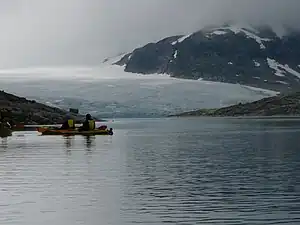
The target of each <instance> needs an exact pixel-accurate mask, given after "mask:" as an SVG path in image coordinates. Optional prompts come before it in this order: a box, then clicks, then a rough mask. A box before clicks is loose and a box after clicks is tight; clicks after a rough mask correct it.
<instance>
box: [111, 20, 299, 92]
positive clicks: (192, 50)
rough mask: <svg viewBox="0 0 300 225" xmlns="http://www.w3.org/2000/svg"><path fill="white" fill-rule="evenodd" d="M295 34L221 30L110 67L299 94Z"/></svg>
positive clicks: (165, 42)
mask: <svg viewBox="0 0 300 225" xmlns="http://www.w3.org/2000/svg"><path fill="white" fill-rule="evenodd" d="M299 56H300V32H298V31H295V30H289V32H288V34H286V35H284V36H278V35H277V34H276V33H275V32H274V31H273V30H272V28H271V27H268V26H260V27H253V26H239V25H228V24H225V25H223V26H220V27H206V28H204V29H202V30H199V31H197V32H195V33H192V34H189V35H186V36H183V35H178V36H172V37H167V38H164V39H162V40H160V41H158V42H156V43H148V44H146V45H145V46H143V47H140V48H137V49H135V50H134V51H132V52H130V53H127V54H125V55H124V56H123V57H122V58H121V59H120V60H119V61H117V62H115V63H114V64H115V65H119V66H124V71H126V72H132V73H139V74H145V75H146V74H154V73H159V74H168V75H170V76H171V77H176V78H184V79H195V80H198V79H202V80H207V81H218V82H225V83H233V84H242V85H247V86H252V87H258V88H263V89H269V90H274V91H279V92H289V91H295V90H298V89H299V88H300V57H299Z"/></svg>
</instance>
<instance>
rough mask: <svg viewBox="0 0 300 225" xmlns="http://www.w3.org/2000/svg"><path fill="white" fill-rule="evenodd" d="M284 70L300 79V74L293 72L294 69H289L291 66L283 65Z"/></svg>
mask: <svg viewBox="0 0 300 225" xmlns="http://www.w3.org/2000/svg"><path fill="white" fill-rule="evenodd" d="M280 66H281V67H282V68H283V69H285V70H286V71H287V72H289V73H290V74H293V75H294V76H296V77H298V78H300V73H299V72H297V71H295V70H293V69H292V68H290V67H289V65H287V64H285V65H284V66H283V65H280Z"/></svg>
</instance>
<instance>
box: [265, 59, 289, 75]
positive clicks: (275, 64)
mask: <svg viewBox="0 0 300 225" xmlns="http://www.w3.org/2000/svg"><path fill="white" fill-rule="evenodd" d="M267 62H268V64H269V67H270V68H271V69H273V70H275V75H276V76H279V77H284V76H285V75H284V74H283V73H286V72H285V71H284V70H281V69H280V64H279V63H278V62H276V61H275V60H274V59H270V58H267Z"/></svg>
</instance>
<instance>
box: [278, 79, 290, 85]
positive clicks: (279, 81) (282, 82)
mask: <svg viewBox="0 0 300 225" xmlns="http://www.w3.org/2000/svg"><path fill="white" fill-rule="evenodd" d="M276 83H280V84H288V83H287V82H284V81H281V80H276Z"/></svg>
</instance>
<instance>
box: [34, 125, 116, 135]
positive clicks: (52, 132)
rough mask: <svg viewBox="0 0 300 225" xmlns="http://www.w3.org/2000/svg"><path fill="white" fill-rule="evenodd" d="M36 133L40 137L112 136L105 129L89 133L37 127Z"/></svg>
mask: <svg viewBox="0 0 300 225" xmlns="http://www.w3.org/2000/svg"><path fill="white" fill-rule="evenodd" d="M36 129H37V131H38V132H40V133H42V135H113V131H112V129H111V130H108V129H105V130H100V129H95V130H90V131H78V130H77V129H75V130H58V129H50V128H46V127H37V128H36Z"/></svg>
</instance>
